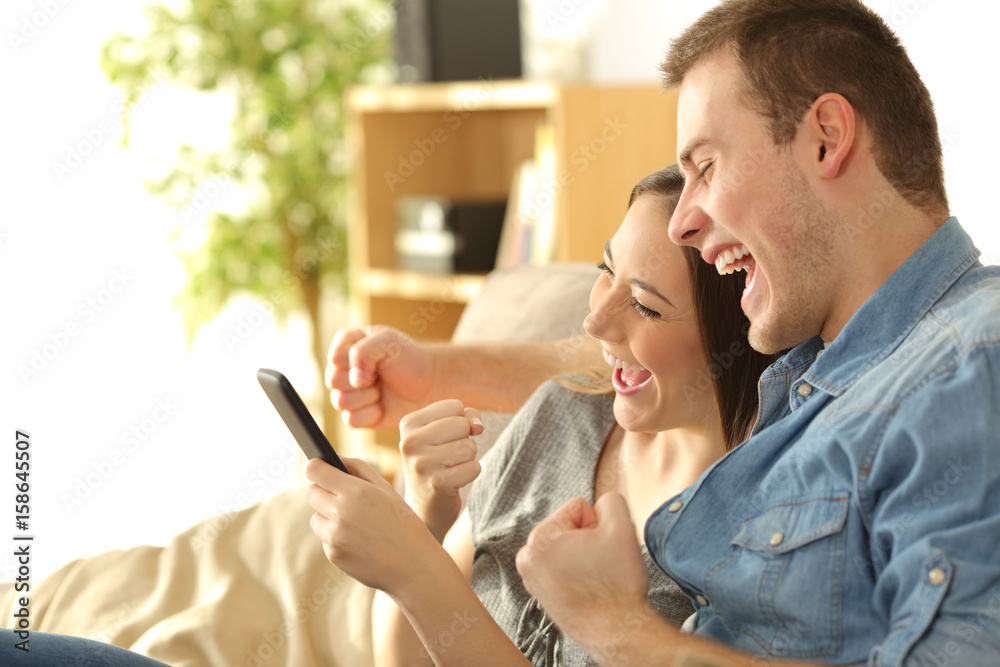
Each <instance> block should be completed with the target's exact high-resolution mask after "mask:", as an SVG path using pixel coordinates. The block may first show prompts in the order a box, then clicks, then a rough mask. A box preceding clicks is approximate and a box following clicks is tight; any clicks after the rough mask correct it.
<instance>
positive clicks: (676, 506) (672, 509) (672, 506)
mask: <svg viewBox="0 0 1000 667" xmlns="http://www.w3.org/2000/svg"><path fill="white" fill-rule="evenodd" d="M682 507H684V503H682V502H681V501H679V500H675V501H674V502H672V503H670V504H669V505H667V511H668V512H676V511H677V510H679V509H680V508H682Z"/></svg>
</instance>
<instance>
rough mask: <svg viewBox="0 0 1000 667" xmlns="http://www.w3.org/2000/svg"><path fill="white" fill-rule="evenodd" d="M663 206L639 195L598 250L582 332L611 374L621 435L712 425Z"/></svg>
mask: <svg viewBox="0 0 1000 667" xmlns="http://www.w3.org/2000/svg"><path fill="white" fill-rule="evenodd" d="M668 223H669V217H668V216H667V213H666V209H665V206H664V202H663V199H662V198H661V197H659V196H656V195H652V194H645V195H640V196H639V198H638V199H636V200H635V201H634V202H633V203H632V206H631V208H630V209H629V211H628V214H626V216H625V219H624V220H623V221H622V224H621V227H619V228H618V232H617V233H616V234H615V236H614V238H612V239H611V240H610V241H608V242H607V243H606V244H605V246H604V263H603V264H602V265H601V268H602V269H603V270H604V275H602V276H600V277H599V278H598V279H597V282H596V283H595V285H594V288H593V290H592V291H591V293H590V314H589V315H588V316H587V318H586V320H584V323H583V326H584V329H585V330H586V331H587V333H588V334H590V335H591V336H592V337H594V338H596V339H597V340H599V341H601V345H602V347H603V348H604V358H605V360H606V361H607V362H608V364H609V365H610V366H612V367H613V368H614V371H613V378H612V382H613V384H614V388H615V408H614V409H615V418H616V419H617V421H618V423H619V424H620V425H621V426H622V428H624V429H625V430H628V431H643V432H659V431H666V430H669V429H674V428H698V429H703V428H705V427H706V426H708V425H712V424H715V423H717V420H718V416H717V415H718V412H717V408H716V405H715V395H714V392H713V384H712V377H711V375H710V371H709V364H708V361H707V359H706V357H705V352H704V350H703V349H702V344H701V335H700V333H699V328H698V315H697V311H696V309H695V307H694V295H693V291H692V287H691V280H690V278H689V276H688V269H687V262H686V261H685V259H684V255H683V253H682V251H681V249H680V247H678V246H676V245H674V244H673V243H672V242H671V241H670V238H669V237H668V236H667V225H668Z"/></svg>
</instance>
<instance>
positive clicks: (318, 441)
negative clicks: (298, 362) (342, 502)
mask: <svg viewBox="0 0 1000 667" xmlns="http://www.w3.org/2000/svg"><path fill="white" fill-rule="evenodd" d="M257 381H258V382H260V386H261V387H262V388H263V389H264V393H265V394H267V397H268V398H269V399H271V403H272V404H273V405H274V409H275V410H277V411H278V414H279V415H281V419H282V421H284V422H285V426H287V427H288V430H289V431H291V432H292V436H293V437H294V438H295V442H297V443H299V447H301V448H302V451H303V452H305V455H306V456H308V457H309V458H311V459H315V458H320V459H323V460H324V461H326V462H327V463H329V464H330V465H332V466H333V467H335V468H340V469H341V470H343V471H344V472H347V468H346V467H345V466H344V462H343V461H341V460H340V457H339V456H337V452H335V451H334V449H333V445H331V444H330V441H329V440H327V439H326V436H325V435H323V431H321V430H320V428H319V425H318V424H317V423H316V420H315V419H313V418H312V415H311V414H309V410H307V409H306V404H305V403H303V402H302V399H301V398H299V395H298V393H296V391H295V388H294V387H292V383H291V382H289V381H288V378H286V377H285V376H284V375H282V374H281V373H279V372H278V371H273V370H271V369H270V368H261V369H260V370H258V371H257ZM348 474H350V473H348Z"/></svg>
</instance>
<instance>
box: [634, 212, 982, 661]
mask: <svg viewBox="0 0 1000 667" xmlns="http://www.w3.org/2000/svg"><path fill="white" fill-rule="evenodd" d="M978 256H979V252H978V251H977V250H976V249H975V247H974V246H973V244H972V240H971V239H970V238H969V237H968V235H966V233H965V232H964V231H963V230H962V228H961V227H960V226H959V224H958V221H957V220H956V219H955V218H950V219H949V220H948V221H947V222H945V224H944V225H943V226H942V227H941V228H940V229H939V230H938V231H937V232H936V233H935V234H934V235H933V236H932V237H931V238H930V239H928V240H927V241H926V242H925V243H924V244H923V245H922V246H921V247H920V248H919V249H918V250H917V251H916V252H915V253H914V254H913V255H912V256H911V257H910V258H909V259H908V260H907V261H906V262H905V263H904V264H903V265H902V266H901V267H900V268H899V269H897V270H896V271H895V272H894V273H893V274H892V275H891V276H890V277H889V278H888V279H887V280H886V282H885V283H883V285H882V286H881V287H880V288H879V289H878V290H877V291H876V292H875V294H873V295H872V296H871V298H869V299H868V301H866V302H865V304H864V305H863V306H862V307H861V308H860V309H859V310H858V311H857V313H855V315H854V317H853V318H851V320H850V321H849V322H848V323H847V325H846V326H845V327H844V329H843V331H842V332H841V333H840V335H839V336H837V338H836V339H835V340H834V341H833V342H832V343H830V344H829V346H828V347H827V348H826V349H825V350H824V349H823V343H822V341H821V340H820V339H819V338H815V339H812V340H809V341H806V342H804V343H802V344H801V345H799V346H798V347H796V348H794V349H793V350H792V351H791V352H789V353H788V354H786V355H785V356H784V357H782V358H781V359H779V360H778V361H777V362H776V363H775V364H773V365H772V366H771V367H770V368H769V369H768V370H767V371H766V372H765V373H764V374H763V376H762V377H761V380H760V385H759V392H760V413H759V415H758V421H757V424H756V426H755V427H754V433H753V436H752V437H751V438H750V439H749V440H748V441H746V442H745V443H744V444H742V445H740V446H739V447H737V448H736V449H734V450H733V451H731V452H729V453H728V454H727V455H726V456H725V457H723V458H722V459H721V460H720V461H718V462H717V463H716V464H715V465H714V466H712V467H711V468H709V469H708V470H707V471H706V472H705V473H704V474H703V475H702V476H701V477H700V478H699V480H698V481H697V482H696V483H695V484H693V485H692V486H691V487H689V488H688V489H686V490H684V491H683V492H682V493H681V494H679V495H677V496H675V497H674V498H671V499H670V500H668V501H667V502H666V503H664V505H663V506H662V507H660V508H659V509H658V510H657V511H656V512H655V513H654V514H653V515H652V516H651V517H650V519H649V521H648V522H647V524H646V544H647V545H648V547H649V549H650V551H651V553H652V554H653V556H654V558H655V559H656V562H657V563H658V564H659V565H660V567H662V568H663V569H664V570H665V571H666V572H667V574H668V575H670V577H672V578H673V579H674V580H676V581H677V582H678V583H679V584H680V585H681V587H682V589H683V590H684V591H685V592H686V593H687V594H688V595H690V596H691V597H692V598H693V599H694V600H695V604H696V607H697V610H698V615H697V620H696V625H695V634H697V635H701V636H705V637H711V638H714V639H716V640H719V641H722V642H725V643H727V644H729V645H731V646H733V647H735V648H738V649H741V650H744V651H748V652H751V653H754V654H759V655H767V656H772V657H775V658H779V659H798V660H807V661H812V662H819V663H825V664H863V663H868V664H872V665H909V666H914V665H954V666H956V667H957V666H961V667H976V666H980V665H982V666H987V665H988V666H989V667H997V666H998V665H1000V267H993V266H991V267H984V266H982V264H980V263H979V261H978Z"/></svg>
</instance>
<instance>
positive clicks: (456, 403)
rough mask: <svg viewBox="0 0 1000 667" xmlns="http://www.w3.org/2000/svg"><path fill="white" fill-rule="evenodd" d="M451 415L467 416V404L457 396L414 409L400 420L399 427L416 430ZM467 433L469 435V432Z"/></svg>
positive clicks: (401, 429) (405, 429) (402, 429)
mask: <svg viewBox="0 0 1000 667" xmlns="http://www.w3.org/2000/svg"><path fill="white" fill-rule="evenodd" d="M449 417H463V418H464V417H465V405H464V404H463V403H462V401H460V400H458V399H456V398H448V399H445V400H443V401H437V402H435V403H431V404H430V405H428V406H427V407H423V408H420V409H419V410H414V411H413V412H411V413H410V414H408V415H406V416H405V417H403V418H402V419H401V420H399V429H400V431H416V430H417V429H420V428H422V427H424V426H427V425H428V424H431V423H433V422H436V421H440V420H443V419H447V418H449ZM465 421H466V427H468V420H467V419H466V420H465ZM465 435H468V433H466V434H465ZM458 437H464V436H458Z"/></svg>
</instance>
